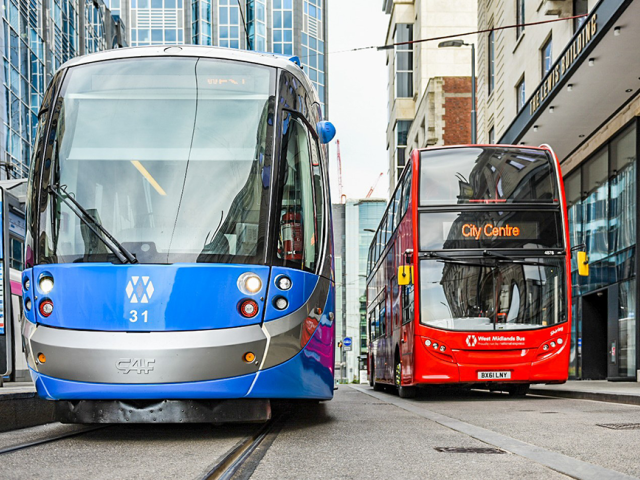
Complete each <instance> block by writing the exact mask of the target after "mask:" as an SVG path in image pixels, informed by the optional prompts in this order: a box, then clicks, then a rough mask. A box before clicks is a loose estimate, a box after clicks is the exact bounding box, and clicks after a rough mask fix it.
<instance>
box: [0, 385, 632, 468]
mask: <svg viewBox="0 0 640 480" xmlns="http://www.w3.org/2000/svg"><path fill="white" fill-rule="evenodd" d="M274 417H275V418H277V419H278V420H277V422H276V425H277V427H276V428H274V430H273V432H272V433H270V434H269V438H268V440H265V442H264V445H262V447H261V448H262V452H261V456H260V458H259V459H257V460H256V461H254V462H253V463H254V464H253V465H252V466H251V468H249V469H247V470H246V471H245V472H244V473H245V474H246V475H245V476H241V477H238V478H243V479H246V478H251V479H256V480H270V479H285V480H288V479H296V480H297V479H334V478H335V479H355V480H359V479H389V478H392V479H393V478H406V479H414V478H415V479H422V478H443V479H454V478H455V479H459V480H465V479H474V480H475V479H477V478H482V479H511V478H513V479H517V480H523V479H536V480H537V479H539V478H544V479H547V478H549V479H556V478H579V479H584V480H600V479H602V478H606V479H610V480H618V479H619V480H622V479H629V478H640V462H638V461H637V446H638V445H640V407H638V406H635V405H624V404H614V403H603V402H594V401H586V400H574V399H566V398H554V397H550V396H547V395H538V394H535V395H528V396H526V397H524V398H514V397H510V396H508V395H506V394H502V393H497V392H488V391H475V390H472V391H469V390H460V389H446V388H432V389H425V390H421V391H420V392H419V395H418V397H417V398H415V399H401V398H399V397H398V396H397V395H396V394H395V393H393V392H392V391H389V392H374V391H373V390H372V389H371V388H370V387H369V386H367V385H354V386H347V385H341V386H340V387H339V389H338V390H337V391H336V392H335V398H334V399H333V400H332V401H329V402H322V403H320V404H317V403H312V402H309V403H294V404H283V405H279V404H278V405H276V406H274ZM77 428H78V427H77V426H69V425H60V424H51V425H44V426H40V427H33V428H29V429H23V430H16V431H12V432H5V433H2V434H0V447H5V448H6V447H8V446H11V445H16V444H20V443H24V442H27V441H38V440H39V439H41V438H46V437H48V436H51V435H58V434H65V433H67V432H73V431H74V430H76V429H77ZM253 428H255V426H254V427H251V426H246V425H221V426H210V425H117V426H111V427H107V428H104V429H101V430H97V431H92V432H88V433H83V434H81V435H78V436H74V437H71V438H64V439H61V440H58V441H55V442H53V443H47V444H42V445H39V446H36V447H33V448H30V449H28V450H23V451H18V452H12V453H7V454H3V455H0V478H3V479H4V478H16V479H18V478H36V477H38V478H63V479H75V478H78V479H84V478H98V479H111V478H114V479H115V478H118V479H128V478H139V479H154V480H160V479H165V478H166V479H170V478H201V477H202V475H203V473H205V472H207V471H209V470H210V468H211V466H212V465H213V464H215V462H216V461H217V460H218V459H219V458H221V456H223V455H224V454H225V453H226V452H227V451H229V449H230V448H232V447H233V446H234V445H236V444H237V442H238V441H239V440H240V439H242V438H244V437H246V435H247V434H248V433H250V432H251V431H252V429H253Z"/></svg>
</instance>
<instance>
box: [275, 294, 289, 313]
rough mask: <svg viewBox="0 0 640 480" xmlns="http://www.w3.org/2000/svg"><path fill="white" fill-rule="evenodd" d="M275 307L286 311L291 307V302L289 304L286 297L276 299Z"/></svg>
mask: <svg viewBox="0 0 640 480" xmlns="http://www.w3.org/2000/svg"><path fill="white" fill-rule="evenodd" d="M273 306H274V307H276V308H277V309H278V310H286V309H287V307H288V306H289V302H287V299H286V298H284V297H276V298H275V299H274V300H273Z"/></svg>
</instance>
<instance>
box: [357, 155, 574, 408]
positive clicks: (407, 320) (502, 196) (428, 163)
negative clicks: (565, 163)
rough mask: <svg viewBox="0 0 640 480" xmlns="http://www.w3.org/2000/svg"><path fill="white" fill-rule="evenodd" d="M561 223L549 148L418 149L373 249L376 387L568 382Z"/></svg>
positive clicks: (566, 255) (519, 388) (565, 245)
mask: <svg viewBox="0 0 640 480" xmlns="http://www.w3.org/2000/svg"><path fill="white" fill-rule="evenodd" d="M567 231H568V224H567V212H566V204H565V199H564V187H563V183H562V176H561V174H560V167H559V164H558V161H557V158H556V157H555V155H554V154H553V152H552V151H551V149H550V148H547V147H544V146H543V147H539V148H534V147H515V146H501V145H493V146H490V145H487V146H481V145H478V146H460V147H443V148H430V149H426V150H416V151H414V152H413V153H412V155H411V163H410V164H409V165H408V166H407V167H406V168H405V170H404V172H403V174H402V176H401V178H400V179H399V181H398V186H397V188H396V190H395V193H394V194H393V196H392V197H391V201H390V203H389V206H388V208H387V211H386V213H385V215H384V217H383V219H382V221H381V223H380V226H379V227H378V230H377V232H376V235H375V236H374V240H373V242H372V244H371V247H370V250H369V270H368V271H369V274H368V278H367V315H368V323H369V334H370V339H369V342H370V343H369V378H370V383H371V385H372V386H373V387H374V388H375V389H381V388H382V387H383V386H384V385H390V386H395V387H396V388H397V391H398V393H399V395H400V396H401V397H410V396H413V395H415V392H416V387H418V386H420V385H425V384H469V385H476V386H488V387H489V388H491V389H499V390H503V391H508V392H509V393H511V394H514V395H524V394H526V392H527V391H528V389H529V385H530V384H532V383H563V382H565V381H566V380H567V376H568V365H569V338H570V337H569V335H570V332H571V308H570V299H571V281H570V273H571V265H570V261H571V254H570V248H569V240H568V235H567Z"/></svg>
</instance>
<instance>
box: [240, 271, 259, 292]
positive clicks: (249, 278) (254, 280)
mask: <svg viewBox="0 0 640 480" xmlns="http://www.w3.org/2000/svg"><path fill="white" fill-rule="evenodd" d="M238 288H239V289H240V291H241V292H242V293H244V294H245V295H254V294H256V293H258V292H259V291H260V290H261V289H262V280H260V277H259V276H258V275H256V274H255V273H249V272H247V273H243V274H242V275H240V277H239V278H238Z"/></svg>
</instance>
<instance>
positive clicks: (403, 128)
mask: <svg viewBox="0 0 640 480" xmlns="http://www.w3.org/2000/svg"><path fill="white" fill-rule="evenodd" d="M410 128H411V120H398V121H397V122H396V168H397V169H398V172H397V173H398V176H397V177H396V178H400V174H401V173H402V170H403V169H404V166H405V165H406V163H407V158H406V155H407V139H408V137H409V129H410Z"/></svg>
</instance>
